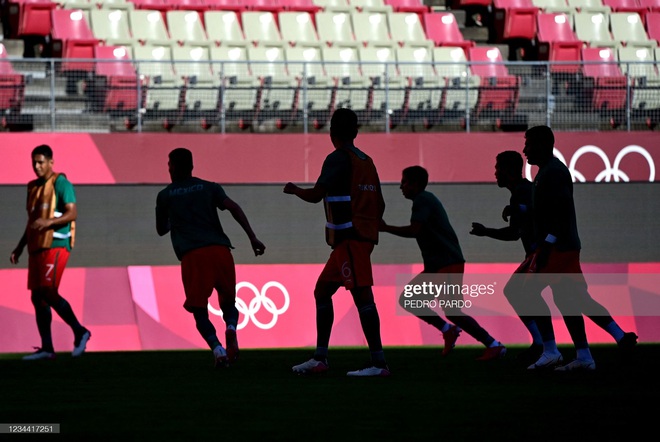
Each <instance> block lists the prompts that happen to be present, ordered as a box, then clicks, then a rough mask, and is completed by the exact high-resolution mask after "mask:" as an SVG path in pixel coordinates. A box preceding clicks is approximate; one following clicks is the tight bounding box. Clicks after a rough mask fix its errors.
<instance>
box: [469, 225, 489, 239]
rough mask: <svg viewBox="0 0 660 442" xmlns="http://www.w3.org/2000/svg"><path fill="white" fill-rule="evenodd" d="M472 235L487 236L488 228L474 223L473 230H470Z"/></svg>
mask: <svg viewBox="0 0 660 442" xmlns="http://www.w3.org/2000/svg"><path fill="white" fill-rule="evenodd" d="M470 235H475V236H486V227H485V226H484V225H483V224H479V223H472V230H470Z"/></svg>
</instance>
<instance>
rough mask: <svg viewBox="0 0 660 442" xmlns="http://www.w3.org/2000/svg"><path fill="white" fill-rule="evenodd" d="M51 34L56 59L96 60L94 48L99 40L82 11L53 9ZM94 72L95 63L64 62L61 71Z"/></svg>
mask: <svg viewBox="0 0 660 442" xmlns="http://www.w3.org/2000/svg"><path fill="white" fill-rule="evenodd" d="M51 13H52V17H51V20H52V23H53V30H52V32H51V37H52V41H51V45H52V53H53V56H54V57H56V58H63V59H69V58H79V59H89V60H92V59H93V58H94V47H95V46H96V45H98V44H99V40H98V39H97V38H96V37H94V34H93V33H92V30H91V29H90V27H89V25H88V23H87V21H86V20H85V17H84V16H83V13H82V11H81V10H80V9H53V10H52V11H51ZM93 70H94V63H93V62H92V61H89V62H82V61H81V62H68V61H63V62H62V65H61V71H62V72H66V71H87V72H92V71H93Z"/></svg>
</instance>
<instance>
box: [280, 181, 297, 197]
mask: <svg viewBox="0 0 660 442" xmlns="http://www.w3.org/2000/svg"><path fill="white" fill-rule="evenodd" d="M297 188H298V186H296V185H295V184H293V183H286V185H285V186H284V190H283V191H284V193H288V194H289V195H293V194H294V193H296V189H297Z"/></svg>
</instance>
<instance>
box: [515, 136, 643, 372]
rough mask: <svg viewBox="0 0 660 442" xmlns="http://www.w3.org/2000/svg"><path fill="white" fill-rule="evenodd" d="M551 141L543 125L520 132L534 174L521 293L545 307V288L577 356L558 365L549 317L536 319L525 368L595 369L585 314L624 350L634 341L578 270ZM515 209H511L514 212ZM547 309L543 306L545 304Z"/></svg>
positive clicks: (575, 240)
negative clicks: (535, 348) (537, 352)
mask: <svg viewBox="0 0 660 442" xmlns="http://www.w3.org/2000/svg"><path fill="white" fill-rule="evenodd" d="M554 143H555V137H554V134H553V132H552V129H550V128H549V127H547V126H535V127H532V128H530V129H528V130H527V132H525V147H524V149H523V154H524V155H525V156H526V157H527V161H528V162H529V164H532V165H536V166H538V167H539V170H538V172H537V174H536V177H535V178H534V196H533V210H532V217H533V224H534V241H535V243H536V249H535V250H534V253H532V254H531V255H530V256H529V257H528V259H527V260H526V262H525V263H523V265H526V266H527V272H528V273H527V274H526V276H525V278H523V285H522V287H521V290H522V291H523V292H524V293H525V295H526V296H527V297H528V301H527V302H528V305H531V304H530V303H534V304H539V305H540V304H541V303H543V304H545V301H544V300H543V298H541V292H542V290H543V289H544V288H545V287H547V286H550V287H551V288H552V293H553V300H554V302H555V304H556V305H557V307H558V308H559V310H560V312H561V313H562V316H563V318H564V322H565V323H566V328H567V329H568V331H569V334H570V335H571V339H572V341H573V345H574V346H575V349H576V353H577V357H576V359H575V360H573V361H572V362H570V363H568V364H566V365H563V366H559V365H560V364H561V363H562V361H563V356H562V354H561V353H560V352H559V350H558V349H557V344H556V341H555V336H554V330H553V328H552V319H551V317H550V315H549V314H548V315H540V316H537V317H536V324H537V326H538V329H539V332H540V333H541V337H542V340H543V353H542V354H541V356H540V357H539V359H538V360H537V361H536V362H535V363H534V364H532V365H530V366H529V367H528V369H530V370H537V369H545V368H551V367H556V368H555V370H558V371H573V370H586V371H591V370H595V368H596V363H595V362H594V359H593V357H592V355H591V351H590V349H589V343H588V341H587V336H586V332H585V328H584V317H583V315H588V316H589V317H590V318H591V319H592V320H593V321H594V322H595V323H596V324H597V325H599V326H600V327H601V328H603V329H605V330H607V331H608V332H609V333H610V334H611V335H612V336H613V337H614V339H615V340H616V341H617V343H618V344H619V347H620V348H622V349H624V350H630V349H632V348H633V347H634V346H635V344H636V343H637V336H636V335H635V334H634V333H624V332H623V330H621V328H620V327H619V326H618V324H617V323H616V322H615V321H614V320H613V318H612V317H611V316H610V314H609V312H608V311H607V309H606V308H605V307H603V306H602V305H601V304H599V303H598V302H596V301H595V300H594V299H593V298H592V297H591V295H590V294H589V292H588V290H587V283H586V281H585V279H584V275H583V274H582V269H581V267H580V249H581V244H580V237H579V236H578V228H577V219H576V214H575V203H574V200H573V181H572V179H571V174H570V172H569V170H568V168H567V167H566V166H565V165H564V164H563V163H562V162H561V161H560V160H559V159H558V158H556V157H555V156H554V155H553V148H554ZM514 210H515V208H514ZM546 307H547V305H546Z"/></svg>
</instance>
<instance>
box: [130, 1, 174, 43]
mask: <svg viewBox="0 0 660 442" xmlns="http://www.w3.org/2000/svg"><path fill="white" fill-rule="evenodd" d="M128 21H129V23H130V24H131V33H132V34H133V38H135V39H136V40H137V41H139V42H140V44H147V45H150V46H171V45H175V44H176V41H175V40H172V39H171V38H170V34H169V32H168V31H167V26H166V24H165V19H164V18H163V14H161V12H159V11H155V10H150V9H134V10H132V11H128Z"/></svg>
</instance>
